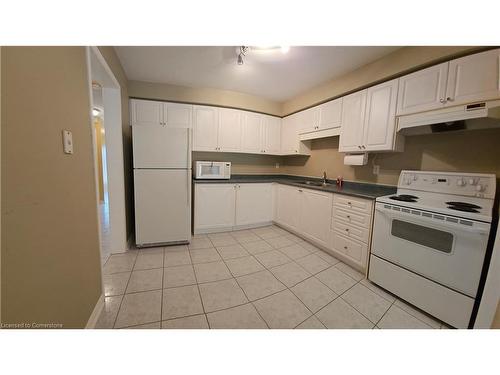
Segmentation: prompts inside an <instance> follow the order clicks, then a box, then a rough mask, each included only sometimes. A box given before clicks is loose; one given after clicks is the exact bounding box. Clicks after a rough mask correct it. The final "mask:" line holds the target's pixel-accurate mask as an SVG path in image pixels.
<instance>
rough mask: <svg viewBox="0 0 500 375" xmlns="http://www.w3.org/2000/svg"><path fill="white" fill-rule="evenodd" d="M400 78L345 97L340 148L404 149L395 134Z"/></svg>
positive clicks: (342, 149)
mask: <svg viewBox="0 0 500 375" xmlns="http://www.w3.org/2000/svg"><path fill="white" fill-rule="evenodd" d="M397 90H398V80H397V79H394V80H392V81H388V82H384V83H382V84H380V85H376V86H373V87H370V88H368V89H366V90H362V91H358V92H355V93H354V94H350V95H347V96H345V97H344V98H343V104H342V127H341V131H340V142H339V151H340V152H347V153H356V152H367V151H402V149H403V142H402V140H403V138H402V136H398V135H397V134H396V100H397Z"/></svg>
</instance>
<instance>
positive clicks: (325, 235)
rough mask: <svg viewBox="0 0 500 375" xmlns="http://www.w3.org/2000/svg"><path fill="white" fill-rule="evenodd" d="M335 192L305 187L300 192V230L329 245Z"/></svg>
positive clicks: (324, 244)
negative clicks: (317, 190) (318, 190)
mask: <svg viewBox="0 0 500 375" xmlns="http://www.w3.org/2000/svg"><path fill="white" fill-rule="evenodd" d="M332 200H333V194H330V193H323V192H316V191H314V190H307V189H303V191H302V192H301V193H300V211H299V231H300V232H301V233H303V234H305V235H307V236H309V237H311V238H312V239H313V240H315V241H317V242H319V243H320V244H322V245H323V246H328V239H329V234H330V222H331V219H332Z"/></svg>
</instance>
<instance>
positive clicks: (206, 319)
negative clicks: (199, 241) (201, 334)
mask: <svg viewBox="0 0 500 375" xmlns="http://www.w3.org/2000/svg"><path fill="white" fill-rule="evenodd" d="M207 238H208V237H207ZM208 240H209V241H210V243H212V240H211V239H210V238H208ZM212 245H213V243H212ZM215 251H217V250H215ZM188 254H189V260H190V261H191V268H192V269H193V274H194V279H195V281H196V288H197V289H198V296H199V297H200V302H201V309H202V310H203V315H204V316H205V321H206V322H207V326H208V329H211V328H210V323H209V321H208V316H207V312H206V311H205V305H204V304H203V298H202V297H201V291H200V284H199V283H198V276H196V271H195V270H194V264H193V258H192V257H191V252H190V251H189V247H188ZM197 315H199V314H197ZM162 319H163V316H162Z"/></svg>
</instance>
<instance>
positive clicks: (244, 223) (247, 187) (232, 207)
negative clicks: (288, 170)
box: [194, 183, 273, 234]
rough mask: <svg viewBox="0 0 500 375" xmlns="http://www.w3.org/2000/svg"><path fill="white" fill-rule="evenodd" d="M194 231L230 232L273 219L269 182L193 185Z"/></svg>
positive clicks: (271, 194)
mask: <svg viewBox="0 0 500 375" xmlns="http://www.w3.org/2000/svg"><path fill="white" fill-rule="evenodd" d="M194 192H195V193H194V233H195V234H199V233H210V232H217V231H230V230H234V229H238V228H244V227H251V226H258V225H259V224H269V223H271V222H272V221H273V190H272V184H271V183H262V184H261V183H247V184H224V183H221V184H218V183H208V184H195V188H194Z"/></svg>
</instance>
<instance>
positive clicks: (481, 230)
mask: <svg viewBox="0 0 500 375" xmlns="http://www.w3.org/2000/svg"><path fill="white" fill-rule="evenodd" d="M375 210H376V211H378V212H380V213H381V214H383V215H386V216H388V217H406V215H405V214H404V213H401V212H398V211H393V210H389V209H384V208H380V207H375ZM389 213H391V214H392V215H391V214H389ZM395 213H398V214H399V215H394V214H395ZM411 217H413V218H416V217H414V216H411ZM420 217H421V216H420ZM433 223H434V219H433ZM435 224H437V225H436V227H441V228H447V229H454V230H459V231H463V232H468V233H475V234H482V235H488V234H489V233H490V232H489V230H488V229H486V228H468V227H466V226H465V225H464V226H457V225H452V224H445V223H442V222H435Z"/></svg>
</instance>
